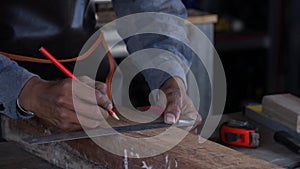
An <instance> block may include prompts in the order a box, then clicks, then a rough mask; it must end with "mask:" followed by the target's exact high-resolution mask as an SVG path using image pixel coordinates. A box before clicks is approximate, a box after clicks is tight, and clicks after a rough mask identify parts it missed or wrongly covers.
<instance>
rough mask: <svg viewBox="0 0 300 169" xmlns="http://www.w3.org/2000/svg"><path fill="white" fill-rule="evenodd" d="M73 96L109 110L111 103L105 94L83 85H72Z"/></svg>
mask: <svg viewBox="0 0 300 169" xmlns="http://www.w3.org/2000/svg"><path fill="white" fill-rule="evenodd" d="M73 89H74V92H75V96H76V97H78V98H80V99H82V100H84V101H85V102H88V103H91V104H97V105H99V106H101V107H103V108H104V109H108V110H111V109H112V103H111V101H110V100H109V98H108V97H107V95H106V94H103V93H102V92H100V91H98V90H95V89H94V88H91V87H90V86H88V85H85V84H84V83H76V82H75V83H74V88H73Z"/></svg>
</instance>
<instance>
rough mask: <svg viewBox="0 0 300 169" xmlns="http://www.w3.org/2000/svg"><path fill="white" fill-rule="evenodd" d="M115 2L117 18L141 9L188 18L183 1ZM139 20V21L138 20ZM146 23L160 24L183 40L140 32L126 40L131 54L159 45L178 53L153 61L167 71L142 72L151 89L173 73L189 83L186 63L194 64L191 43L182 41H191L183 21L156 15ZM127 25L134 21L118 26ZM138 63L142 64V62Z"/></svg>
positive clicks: (127, 0)
mask: <svg viewBox="0 0 300 169" xmlns="http://www.w3.org/2000/svg"><path fill="white" fill-rule="evenodd" d="M112 2H113V6H114V9H115V11H116V14H117V16H118V17H123V16H127V15H130V14H134V13H141V12H163V13H167V14H171V15H174V16H177V17H180V18H182V19H185V18H186V17H187V12H186V9H185V7H184V5H183V4H182V2H181V1H180V0H153V1H152V0H113V1H112ZM137 21H139V20H138V19H137ZM146 22H149V24H154V26H160V28H159V29H164V31H167V32H171V34H173V35H175V36H176V37H180V40H181V41H178V40H175V39H172V38H170V37H167V36H162V35H158V34H139V35H135V36H133V37H130V38H127V39H125V42H126V44H127V49H128V52H129V53H134V52H137V51H139V50H143V49H147V48H156V49H162V50H166V51H169V52H171V53H173V54H174V55H175V56H177V57H176V58H174V59H171V57H166V55H165V54H164V53H161V54H159V55H157V56H156V58H155V60H156V62H155V63H153V65H156V67H157V68H158V69H161V68H163V69H167V70H168V74H166V73H162V72H160V71H151V70H149V71H146V72H144V73H143V75H144V76H145V79H146V81H147V82H148V84H149V87H150V88H152V89H153V88H159V87H160V86H161V85H162V84H163V83H164V82H165V80H167V79H168V78H170V77H171V76H173V77H180V78H181V79H182V80H183V81H184V83H185V84H186V77H185V73H186V70H187V67H185V65H187V66H190V65H191V60H192V54H191V52H190V51H191V50H189V48H188V46H186V45H184V43H183V42H188V40H187V37H186V34H185V30H184V22H182V23H181V22H178V21H173V20H167V21H166V20H165V18H161V17H156V18H153V19H152V20H149V21H146ZM128 24H131V23H127V24H126V23H121V24H119V25H120V26H123V27H126V26H128ZM131 27H132V26H131ZM123 29H124V28H122V29H121V30H118V32H119V34H120V35H121V36H122V37H123V34H124V33H123V32H122V31H124V30H123ZM125 30H126V29H125ZM177 58H178V59H177ZM158 62H159V63H158ZM136 66H137V67H139V65H136Z"/></svg>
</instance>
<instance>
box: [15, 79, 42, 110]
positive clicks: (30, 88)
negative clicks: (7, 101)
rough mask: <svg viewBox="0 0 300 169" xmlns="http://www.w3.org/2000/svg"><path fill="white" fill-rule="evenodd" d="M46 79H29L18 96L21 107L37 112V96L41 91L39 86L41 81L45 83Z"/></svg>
mask: <svg viewBox="0 0 300 169" xmlns="http://www.w3.org/2000/svg"><path fill="white" fill-rule="evenodd" d="M44 82H45V81H44V80H42V79H40V78H38V77H33V78H31V79H29V80H28V81H27V82H26V84H25V85H24V86H23V88H22V90H21V92H20V94H19V97H18V104H19V105H18V106H19V107H21V108H22V109H23V110H26V111H28V112H35V111H36V108H35V105H36V103H37V102H36V100H37V99H36V98H37V93H38V92H39V91H40V89H39V86H41V83H44Z"/></svg>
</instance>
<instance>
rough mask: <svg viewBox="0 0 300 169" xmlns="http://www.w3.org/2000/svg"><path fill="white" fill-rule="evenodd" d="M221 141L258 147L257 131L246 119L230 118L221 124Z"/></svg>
mask: <svg viewBox="0 0 300 169" xmlns="http://www.w3.org/2000/svg"><path fill="white" fill-rule="evenodd" d="M220 137H221V141H222V142H223V143H225V144H229V145H234V146H243V147H258V146H259V133H258V129H257V127H256V126H254V125H253V124H250V123H249V122H247V121H238V120H230V121H229V122H225V123H223V124H222V125H221V128H220Z"/></svg>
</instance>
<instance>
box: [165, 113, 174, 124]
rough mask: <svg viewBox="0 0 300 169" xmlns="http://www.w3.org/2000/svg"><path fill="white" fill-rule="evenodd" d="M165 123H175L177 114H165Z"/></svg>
mask: <svg viewBox="0 0 300 169" xmlns="http://www.w3.org/2000/svg"><path fill="white" fill-rule="evenodd" d="M165 123H167V124H174V123H175V116H174V114H171V113H167V114H166V115H165Z"/></svg>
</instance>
